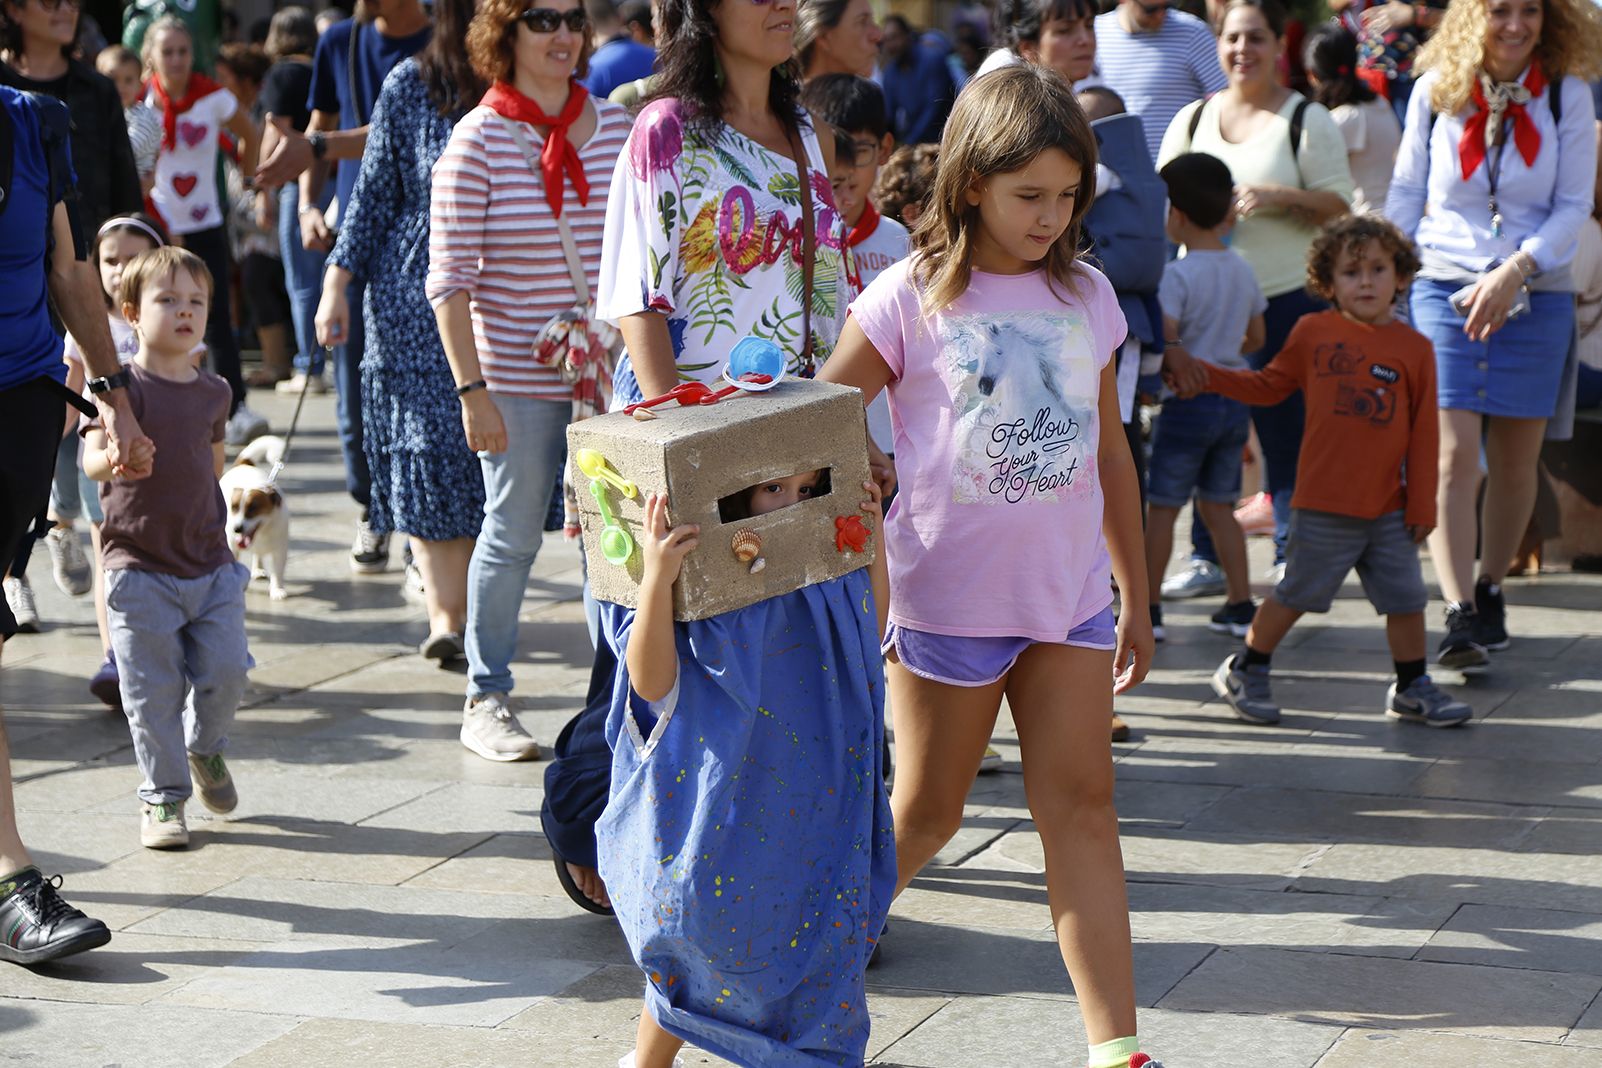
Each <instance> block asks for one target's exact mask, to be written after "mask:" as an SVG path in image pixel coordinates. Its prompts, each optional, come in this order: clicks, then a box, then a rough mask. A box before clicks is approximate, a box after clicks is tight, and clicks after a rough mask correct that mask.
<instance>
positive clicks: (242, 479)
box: [220, 435, 289, 601]
mask: <svg viewBox="0 0 1602 1068" xmlns="http://www.w3.org/2000/svg"><path fill="white" fill-rule="evenodd" d="M283 455H284V439H283V438H280V437H277V436H274V435H269V436H267V437H261V438H257V439H256V440H255V441H252V442H251V443H250V444H249V445H246V446H245V447H244V448H243V449H242V450H240V453H239V458H238V459H236V460H235V461H234V465H233V466H232V467H230V468H229V469H228V470H226V471H224V472H223V474H222V479H221V480H220V481H221V485H222V491H223V500H224V501H225V502H227V505H228V544H229V547H230V548H232V549H233V551H234V558H235V559H236V560H241V562H242V559H243V557H244V555H245V553H247V552H248V553H250V555H251V568H250V570H251V574H252V576H256V577H259V576H261V575H263V574H265V575H266V576H267V595H268V596H269V597H271V598H272V599H273V600H275V601H281V600H283V599H284V598H285V597H287V596H289V592H288V591H287V590H286V589H284V565H285V563H286V562H287V561H288V559H289V506H288V505H286V504H285V503H284V498H283V496H282V495H281V494H280V493H279V492H278V487H277V486H274V485H273V484H272V483H270V482H269V481H268V476H269V475H270V474H271V472H272V468H273V465H274V464H276V463H277V462H278V461H279V460H280V459H281V458H282V457H283Z"/></svg>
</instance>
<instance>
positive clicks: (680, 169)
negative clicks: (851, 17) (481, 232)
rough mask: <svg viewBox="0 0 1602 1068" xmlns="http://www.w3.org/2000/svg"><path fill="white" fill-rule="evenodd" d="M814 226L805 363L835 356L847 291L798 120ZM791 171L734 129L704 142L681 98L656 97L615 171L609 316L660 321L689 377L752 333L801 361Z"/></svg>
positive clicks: (833, 218) (707, 372)
mask: <svg viewBox="0 0 1602 1068" xmlns="http://www.w3.org/2000/svg"><path fill="white" fill-rule="evenodd" d="M802 143H803V144H804V145H805V147H806V152H807V174H808V179H809V183H808V184H809V186H810V188H809V189H807V190H806V191H805V192H806V194H807V195H809V196H811V198H812V203H813V209H812V210H813V220H814V223H813V225H814V228H815V231H816V234H817V242H816V244H817V259H816V266H815V267H814V270H813V279H812V336H813V342H812V349H813V352H812V359H813V362H814V364H821V363H823V361H824V360H825V359H827V358H828V355H829V353H830V352H832V351H833V349H834V345H835V342H836V341H838V340H839V337H840V330H841V328H842V327H843V326H844V325H845V317H846V309H847V307H848V306H849V305H850V303H851V298H852V297H853V296H854V293H853V292H852V291H851V287H850V282H849V281H848V272H847V270H846V261H845V256H846V251H845V240H844V238H845V234H844V226H843V224H842V222H841V219H840V215H839V212H838V211H836V210H835V206H834V193H833V191H832V189H831V188H830V185H829V178H828V174H827V172H826V169H825V167H824V160H823V153H822V152H821V150H820V149H819V147H818V141H817V137H816V136H815V135H814V133H813V131H812V128H811V126H810V124H809V123H808V122H807V121H806V120H804V119H803V122H802ZM802 192H803V191H802V190H801V188H800V182H799V178H798V175H797V173H796V165H795V163H794V162H793V161H791V160H790V159H787V158H786V157H784V156H781V155H779V154H777V153H775V152H772V151H770V150H769V149H767V148H764V147H763V146H761V145H759V144H757V143H756V142H755V141H752V140H751V139H750V138H748V137H746V136H745V135H744V134H741V133H740V132H738V131H737V130H735V129H734V128H732V127H730V126H728V125H720V126H719V127H717V133H716V135H715V136H711V137H708V136H703V135H701V134H700V133H698V132H697V131H695V130H694V129H692V127H691V125H690V124H689V123H688V122H687V121H686V114H685V110H684V105H683V104H682V103H680V102H679V101H677V100H656V101H653V102H652V103H650V104H648V105H646V107H645V108H644V109H643V110H641V112H640V113H639V116H638V117H637V118H636V119H635V121H634V130H633V132H632V133H631V134H630V135H629V140H628V145H627V146H626V147H625V148H624V150H623V155H622V156H621V157H620V158H619V160H618V163H617V170H616V171H615V172H614V173H613V176H612V191H611V195H610V198H609V199H608V202H607V212H606V238H605V242H604V245H603V248H602V253H601V278H600V291H599V294H598V296H597V299H596V312H597V314H598V316H599V317H600V318H602V319H607V320H610V321H612V322H614V323H615V322H617V321H618V320H619V319H622V318H623V317H624V316H626V315H633V314H636V313H638V312H643V311H656V312H661V313H663V314H665V315H666V316H667V318H668V331H669V333H670V335H671V336H672V339H673V352H674V356H675V358H676V360H677V363H678V371H679V378H680V379H681V380H683V381H691V380H694V381H700V382H707V383H710V382H711V381H713V380H714V379H716V378H717V377H718V376H719V375H721V374H722V372H723V366H724V363H725V362H726V361H727V359H728V354H729V350H730V349H731V348H733V347H734V343H735V342H737V341H739V340H740V339H741V338H742V337H745V336H746V335H748V334H750V335H755V336H757V337H762V338H767V339H769V340H771V341H773V342H775V343H776V344H778V345H779V347H780V348H782V349H784V350H785V352H786V353H787V354H788V355H789V358H790V366H789V371H790V372H791V373H794V374H800V373H804V372H805V370H806V369H804V368H803V367H802V366H801V363H802V359H801V354H802V351H803V349H804V347H805V346H804V344H803V341H802V337H801V333H802V309H801V293H802V275H801V259H802V248H803V241H804V231H803V226H802V215H801V200H800V197H801V195H802Z"/></svg>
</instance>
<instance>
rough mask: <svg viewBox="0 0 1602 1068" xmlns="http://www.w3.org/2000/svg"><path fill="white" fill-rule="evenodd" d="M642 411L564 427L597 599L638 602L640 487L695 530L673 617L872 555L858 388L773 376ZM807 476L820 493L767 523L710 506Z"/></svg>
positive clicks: (825, 573)
mask: <svg viewBox="0 0 1602 1068" xmlns="http://www.w3.org/2000/svg"><path fill="white" fill-rule="evenodd" d="M654 411H655V413H656V414H657V418H654V419H647V420H643V421H642V420H639V419H635V418H634V417H632V416H629V415H625V414H624V413H622V412H614V413H612V414H609V415H602V416H597V417H595V418H593V419H585V420H583V421H581V422H577V423H574V424H572V425H571V426H569V427H568V428H567V447H568V464H569V475H570V477H571V478H572V479H573V482H574V485H575V486H577V487H578V491H579V492H578V501H579V516H580V521H581V523H582V526H583V531H584V552H585V557H586V563H587V564H588V568H589V581H590V588H591V591H592V592H593V593H594V594H595V596H596V597H597V598H599V599H600V600H603V601H611V602H613V603H616V604H622V605H626V606H628V607H631V608H633V607H637V606H638V605H639V585H640V579H641V576H642V565H643V558H642V556H641V550H640V546H639V542H640V539H641V538H642V537H644V531H643V527H644V521H645V499H646V496H647V495H648V494H650V493H666V494H667V497H668V517H669V523H670V524H671V525H679V524H684V523H696V524H699V525H700V528H701V533H700V544H699V545H698V546H697V547H696V548H695V550H694V551H692V552H691V553H690V554H689V555H688V556H687V557H685V560H684V567H683V569H682V570H681V571H680V573H679V579H678V582H676V583H675V584H674V587H673V616H674V618H675V619H678V620H696V619H707V618H709V617H711V616H715V615H720V614H722V613H724V612H731V611H733V610H735V609H737V608H744V607H746V606H747V605H751V604H755V603H757V602H758V601H764V600H767V599H768V598H770V597H777V596H778V595H780V594H783V593H788V592H790V591H791V590H796V589H800V588H801V587H803V586H811V585H814V584H816V583H819V582H824V581H827V580H829V579H833V578H838V577H840V576H841V575H845V574H849V573H850V572H852V571H855V570H857V569H858V568H861V567H866V566H867V565H868V564H869V563H870V562H871V561H872V559H873V554H874V553H875V552H877V551H878V543H879V531H878V529H877V527H878V523H877V522H873V523H869V522H867V521H866V520H865V517H863V515H862V509H861V502H862V494H863V491H862V489H861V486H862V483H863V482H864V481H866V480H867V479H868V477H869V470H868V453H867V437H866V433H865V430H864V423H863V413H862V394H861V392H860V391H858V390H856V389H852V388H850V387H847V386H839V385H835V384H832V383H828V382H816V381H811V380H806V379H795V378H785V379H783V380H781V381H777V382H775V383H774V384H773V385H772V388H770V389H768V390H767V391H765V392H760V393H755V392H753V393H736V394H734V395H733V396H730V397H726V398H724V399H722V400H720V401H718V402H717V403H715V404H696V405H692V406H675V405H671V404H669V405H665V406H661V407H657V408H655V409H654ZM816 470H827V471H828V489H827V492H825V493H822V494H820V495H815V496H813V497H811V498H809V499H806V500H802V501H800V502H799V503H797V504H794V505H791V506H790V507H787V508H781V509H779V510H777V511H773V512H768V513H767V514H765V515H756V516H749V517H746V518H732V519H725V518H724V512H723V511H722V510H720V507H719V505H720V502H723V501H724V500H725V499H726V498H729V497H731V496H734V495H736V494H739V493H741V492H742V491H744V490H746V489H748V488H750V487H752V486H757V485H761V484H763V483H765V482H769V481H772V480H775V479H781V478H787V477H789V476H791V475H796V474H802V473H805V472H810V471H816ZM592 475H595V476H596V477H592ZM629 489H634V490H635V492H634V493H633V494H632V495H631V494H629V493H628V492H627V490H629ZM870 528H871V529H870Z"/></svg>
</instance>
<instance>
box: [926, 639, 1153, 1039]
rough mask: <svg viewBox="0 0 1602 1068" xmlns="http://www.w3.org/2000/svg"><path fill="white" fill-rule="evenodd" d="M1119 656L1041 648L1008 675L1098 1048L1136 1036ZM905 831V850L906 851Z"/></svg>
mask: <svg viewBox="0 0 1602 1068" xmlns="http://www.w3.org/2000/svg"><path fill="white" fill-rule="evenodd" d="M1112 666H1113V654H1112V652H1111V651H1102V650H1096V649H1081V648H1075V647H1073V646H1067V645H1032V646H1030V647H1029V648H1028V649H1027V650H1025V651H1024V654H1023V655H1022V656H1020V657H1019V658H1018V663H1017V664H1016V665H1014V667H1013V669H1012V671H1011V673H1010V674H1009V675H1008V677H1007V683H1006V686H1007V702H1008V705H1009V706H1010V707H1011V709H1012V718H1013V722H1014V723H1015V724H1017V727H1018V747H1019V749H1020V751H1021V752H1022V755H1023V774H1024V790H1025V793H1026V795H1027V796H1028V799H1029V811H1030V812H1031V813H1032V814H1033V815H1034V819H1035V828H1036V830H1038V831H1039V833H1040V840H1041V843H1042V844H1043V845H1044V847H1045V854H1046V896H1047V900H1048V901H1049V902H1050V904H1051V919H1052V925H1053V926H1054V927H1055V928H1056V931H1057V944H1058V946H1059V948H1060V949H1061V951H1062V959H1063V963H1065V964H1066V965H1067V966H1068V975H1069V977H1070V978H1071V979H1072V980H1073V984H1074V993H1075V995H1076V996H1077V997H1078V999H1079V1011H1080V1013H1081V1014H1082V1015H1083V1017H1084V1022H1085V1031H1086V1033H1087V1034H1088V1036H1089V1039H1090V1043H1091V1045H1097V1044H1099V1043H1102V1042H1111V1041H1112V1040H1114V1039H1118V1038H1125V1037H1128V1036H1131V1035H1134V1034H1135V976H1134V961H1133V958H1132V951H1131V948H1130V936H1129V899H1128V897H1127V895H1126V894H1125V891H1124V861H1123V854H1122V852H1121V851H1120V849H1119V846H1118V813H1117V812H1116V811H1115V810H1114V808H1113V764H1112V745H1111V743H1110V742H1109V740H1108V737H1107V717H1108V716H1110V715H1112V677H1113V670H1112ZM899 838H900V835H899V831H898V834H897V844H899Z"/></svg>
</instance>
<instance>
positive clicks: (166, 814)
mask: <svg viewBox="0 0 1602 1068" xmlns="http://www.w3.org/2000/svg"><path fill="white" fill-rule="evenodd" d="M139 844H140V845H142V846H144V847H145V848H146V849H183V848H185V847H186V846H188V845H189V824H188V823H186V822H185V821H184V803H183V802H182V801H163V802H161V803H160V804H158V805H141V806H140V809H139Z"/></svg>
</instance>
